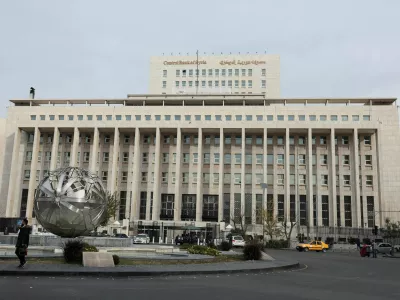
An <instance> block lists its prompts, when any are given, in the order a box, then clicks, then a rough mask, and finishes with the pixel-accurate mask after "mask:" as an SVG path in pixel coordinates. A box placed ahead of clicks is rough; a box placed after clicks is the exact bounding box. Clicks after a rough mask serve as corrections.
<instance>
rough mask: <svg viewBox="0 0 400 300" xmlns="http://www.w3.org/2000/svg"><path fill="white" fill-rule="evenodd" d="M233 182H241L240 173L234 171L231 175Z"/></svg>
mask: <svg viewBox="0 0 400 300" xmlns="http://www.w3.org/2000/svg"><path fill="white" fill-rule="evenodd" d="M233 181H234V182H233V183H234V184H241V183H242V175H241V174H240V173H235V174H234V177H233Z"/></svg>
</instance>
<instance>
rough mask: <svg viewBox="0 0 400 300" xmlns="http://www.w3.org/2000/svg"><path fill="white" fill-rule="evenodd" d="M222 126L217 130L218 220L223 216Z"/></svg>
mask: <svg viewBox="0 0 400 300" xmlns="http://www.w3.org/2000/svg"><path fill="white" fill-rule="evenodd" d="M224 145H225V143H224V128H220V130H219V186H218V194H219V197H218V222H220V221H222V219H223V218H224Z"/></svg>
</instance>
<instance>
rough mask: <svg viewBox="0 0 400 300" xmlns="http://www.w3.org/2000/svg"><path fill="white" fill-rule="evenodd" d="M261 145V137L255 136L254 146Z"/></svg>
mask: <svg viewBox="0 0 400 300" xmlns="http://www.w3.org/2000/svg"><path fill="white" fill-rule="evenodd" d="M262 144H263V138H262V136H259V135H257V136H256V145H262Z"/></svg>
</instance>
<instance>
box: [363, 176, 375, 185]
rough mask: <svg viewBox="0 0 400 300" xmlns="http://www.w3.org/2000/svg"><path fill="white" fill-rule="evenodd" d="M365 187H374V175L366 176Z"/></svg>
mask: <svg viewBox="0 0 400 300" xmlns="http://www.w3.org/2000/svg"><path fill="white" fill-rule="evenodd" d="M365 185H366V186H372V185H373V179H372V175H367V176H366V181H365Z"/></svg>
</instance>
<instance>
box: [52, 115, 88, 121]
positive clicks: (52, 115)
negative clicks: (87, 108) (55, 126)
mask: <svg viewBox="0 0 400 300" xmlns="http://www.w3.org/2000/svg"><path fill="white" fill-rule="evenodd" d="M88 117H89V116H88ZM49 118H50V121H54V115H50V116H49ZM88 120H89V119H88ZM89 121H91V119H90V120H89Z"/></svg>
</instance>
